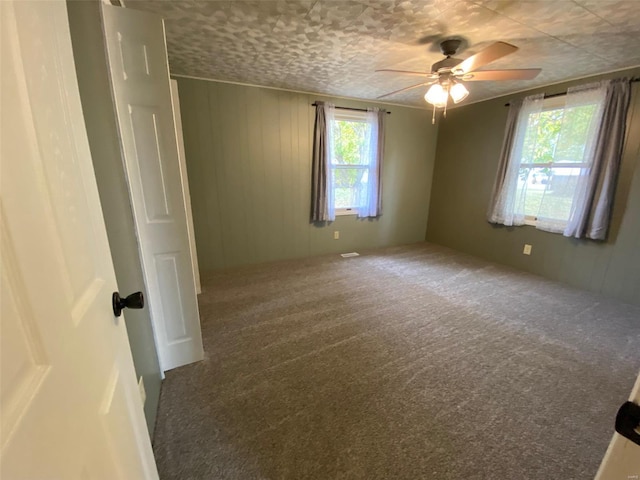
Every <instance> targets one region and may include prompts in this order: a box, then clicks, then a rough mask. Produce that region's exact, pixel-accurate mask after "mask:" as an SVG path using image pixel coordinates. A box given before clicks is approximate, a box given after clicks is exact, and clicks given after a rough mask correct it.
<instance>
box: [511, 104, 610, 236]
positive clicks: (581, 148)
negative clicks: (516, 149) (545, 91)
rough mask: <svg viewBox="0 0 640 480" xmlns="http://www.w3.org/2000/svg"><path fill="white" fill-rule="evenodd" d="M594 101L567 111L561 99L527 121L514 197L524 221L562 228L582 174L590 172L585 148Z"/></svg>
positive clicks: (591, 134) (591, 136)
mask: <svg viewBox="0 0 640 480" xmlns="http://www.w3.org/2000/svg"><path fill="white" fill-rule="evenodd" d="M598 107H599V105H598V103H585V104H583V105H574V106H572V108H570V109H567V108H565V106H564V97H557V98H549V99H546V100H545V101H544V106H543V108H542V110H541V111H537V112H532V113H530V114H529V115H528V117H527V118H526V122H527V124H526V127H525V131H524V143H523V147H522V156H521V162H520V170H519V172H518V180H517V181H518V186H517V190H516V192H517V193H516V196H517V197H519V198H521V199H522V200H523V201H522V202H521V204H520V208H521V213H523V214H524V215H525V221H526V222H527V223H535V222H536V221H537V220H538V219H544V220H545V221H548V222H554V223H557V224H558V226H562V225H564V224H566V222H567V221H568V220H569V215H570V213H571V206H572V204H573V200H574V197H575V193H576V188H577V185H578V178H579V176H580V175H581V170H583V169H588V168H589V163H588V162H586V161H585V160H584V156H585V155H584V152H585V149H586V148H588V144H589V142H590V141H591V140H592V139H593V137H594V136H595V132H594V131H593V130H594V128H593V127H594V124H595V122H594V121H593V119H594V114H596V112H597V111H598Z"/></svg>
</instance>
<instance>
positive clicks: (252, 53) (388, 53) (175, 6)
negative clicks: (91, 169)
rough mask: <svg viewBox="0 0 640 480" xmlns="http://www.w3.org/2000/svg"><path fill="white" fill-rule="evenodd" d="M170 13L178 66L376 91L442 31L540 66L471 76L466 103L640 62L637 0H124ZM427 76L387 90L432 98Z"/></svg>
mask: <svg viewBox="0 0 640 480" xmlns="http://www.w3.org/2000/svg"><path fill="white" fill-rule="evenodd" d="M124 3H125V6H127V7H129V8H136V9H139V10H146V11H151V12H155V13H158V14H159V15H160V16H162V17H163V18H164V19H165V25H166V32H167V45H168V50H169V64H170V68H171V73H172V74H176V75H187V76H194V77H203V78H209V79H214V80H224V81H231V82H241V83H249V84H254V85H263V86H269V87H278V88H286V89H292V90H301V91H307V92H317V93H324V94H329V95H338V96H346V97H355V98H362V99H375V98H376V97H377V96H379V95H382V94H385V93H388V92H390V91H393V90H398V89H400V88H403V87H406V86H409V85H413V84H416V83H419V81H420V77H414V76H406V75H398V74H392V73H382V72H378V73H376V72H374V70H376V69H379V68H393V69H401V70H420V71H429V70H430V66H431V64H432V63H434V62H436V61H438V60H441V59H442V58H443V57H442V55H441V54H440V51H439V48H438V41H439V40H441V39H444V38H450V37H456V38H461V39H463V45H462V47H461V49H460V50H459V51H458V54H457V55H456V57H458V58H462V59H464V58H466V57H468V56H470V55H472V54H473V53H475V52H477V51H479V50H480V49H482V48H483V47H486V46H487V45H489V44H491V43H493V42H494V41H498V40H501V41H505V42H508V43H512V44H513V45H516V46H517V47H519V48H520V50H518V51H517V52H516V53H513V54H511V55H508V56H506V57H504V58H502V59H500V60H498V61H496V62H493V63H491V64H489V65H487V66H485V67H483V69H499V68H534V67H538V68H542V73H541V74H540V75H539V76H538V77H537V78H535V79H534V80H519V81H502V82H495V81H494V82H473V83H472V84H469V86H468V88H469V90H470V91H471V94H470V96H469V97H468V98H467V100H465V102H464V103H469V102H474V101H479V100H482V99H487V98H491V97H496V96H500V95H505V94H509V93H512V92H515V91H519V90H525V89H529V88H533V87H535V86H539V85H546V84H550V83H557V82H560V81H563V80H568V79H573V78H577V77H584V76H588V75H593V74H597V73H603V72H609V71H612V70H619V69H623V68H626V67H633V66H637V65H640V0H475V1H469V0H460V1H458V0H447V1H444V0H273V1H272V0H262V1H261V0H257V1H245V0H231V1H217V0H215V1H212V0H209V1H205V0H163V1H158V0H155V1H152V0H124ZM426 88H427V87H421V88H416V89H413V90H410V91H408V92H405V93H403V94H399V95H394V96H391V97H387V98H385V101H388V102H392V103H399V104H406V105H415V106H425V105H426V104H425V102H424V100H423V98H422V97H423V95H424V92H425V91H426Z"/></svg>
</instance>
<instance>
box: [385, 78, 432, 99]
mask: <svg viewBox="0 0 640 480" xmlns="http://www.w3.org/2000/svg"><path fill="white" fill-rule="evenodd" d="M430 83H433V82H422V83H418V84H416V85H411V86H410V87H405V88H401V89H400V90H396V91H395V92H390V93H385V94H384V95H380V96H379V97H376V98H384V97H389V96H391V95H395V94H396V93H400V92H404V91H405V90H411V89H412V88H417V87H421V86H423V85H429V84H430Z"/></svg>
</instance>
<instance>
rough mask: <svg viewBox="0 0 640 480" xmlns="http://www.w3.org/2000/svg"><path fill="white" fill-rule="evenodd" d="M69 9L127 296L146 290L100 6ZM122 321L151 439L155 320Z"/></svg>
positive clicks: (131, 316)
mask: <svg viewBox="0 0 640 480" xmlns="http://www.w3.org/2000/svg"><path fill="white" fill-rule="evenodd" d="M67 9H68V15H69V26H70V29H71V40H72V43H73V55H74V59H75V63H76V73H77V75H78V86H79V88H80V98H81V100H82V109H83V113H84V119H85V124H86V128H87V135H88V137H89V147H90V148H91V157H92V160H93V168H94V170H95V173H96V180H97V183H98V191H99V194H100V203H101V205H102V213H103V215H104V221H105V225H106V227H107V236H108V238H109V247H110V249H111V258H112V260H113V266H114V269H115V272H116V280H117V282H118V289H119V291H120V293H121V294H124V295H128V294H129V293H133V292H136V291H138V290H142V291H144V279H143V276H142V266H141V264H140V257H139V255H138V243H137V240H136V234H135V226H134V223H133V214H132V212H131V206H130V203H129V190H128V188H127V184H126V180H125V173H124V165H123V163H122V159H121V154H120V141H119V137H118V130H117V126H116V120H115V115H114V110H113V103H112V102H111V85H110V83H109V76H108V71H107V63H106V58H105V50H104V43H103V38H102V24H101V19H100V2H99V1H98V0H93V1H84V0H76V1H68V2H67ZM145 294H146V292H145ZM124 316H125V318H126V320H125V321H126V326H127V334H128V336H129V344H130V346H131V353H132V355H133V363H134V365H135V369H136V375H137V377H138V378H140V377H141V376H142V377H144V384H145V389H146V393H147V400H146V402H145V406H144V413H145V417H146V420H147V427H148V428H149V434H150V435H151V436H153V428H154V426H155V418H156V411H157V409H158V400H159V398H160V383H161V377H160V366H159V364H158V356H157V353H156V347H155V341H154V338H153V330H152V326H151V317H150V316H149V310H148V309H147V308H144V309H142V310H127V311H126V312H125V313H124Z"/></svg>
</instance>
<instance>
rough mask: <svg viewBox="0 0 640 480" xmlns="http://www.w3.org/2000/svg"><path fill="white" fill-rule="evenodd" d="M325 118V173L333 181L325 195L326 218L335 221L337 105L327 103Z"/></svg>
mask: <svg viewBox="0 0 640 480" xmlns="http://www.w3.org/2000/svg"><path fill="white" fill-rule="evenodd" d="M324 111H325V118H326V121H327V131H326V134H327V158H326V159H325V162H324V168H325V169H326V171H325V175H326V178H329V179H331V181H329V182H327V184H326V189H327V191H326V194H325V197H326V199H327V216H326V220H328V221H330V222H333V221H334V220H335V219H336V197H335V192H334V189H333V185H334V182H335V178H334V174H333V172H334V170H333V169H332V168H331V162H332V161H333V159H334V158H336V156H335V145H334V142H333V124H334V123H335V121H336V107H335V105H334V104H332V103H327V104H326V105H325V110H324Z"/></svg>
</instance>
